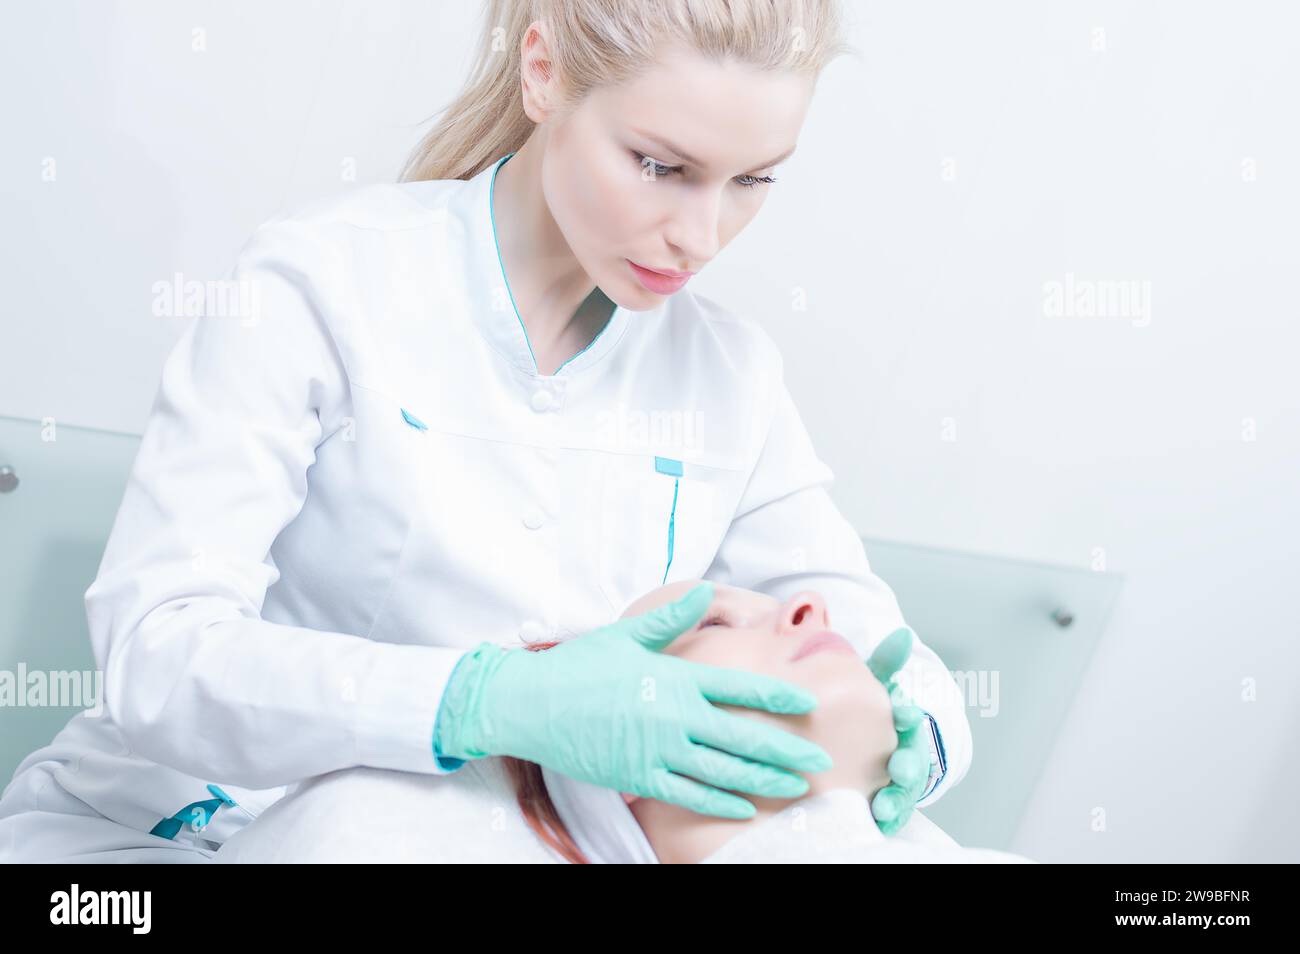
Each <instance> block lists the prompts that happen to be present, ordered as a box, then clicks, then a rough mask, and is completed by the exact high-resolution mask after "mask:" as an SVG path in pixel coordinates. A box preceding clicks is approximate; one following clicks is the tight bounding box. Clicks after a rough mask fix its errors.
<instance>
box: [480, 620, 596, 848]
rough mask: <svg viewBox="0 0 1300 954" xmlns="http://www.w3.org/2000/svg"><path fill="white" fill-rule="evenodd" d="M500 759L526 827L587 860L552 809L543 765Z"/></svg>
mask: <svg viewBox="0 0 1300 954" xmlns="http://www.w3.org/2000/svg"><path fill="white" fill-rule="evenodd" d="M555 645H557V642H555V641H551V642H546V643H531V644H529V645H528V646H527V647H526V648H527V649H529V650H531V651H533V652H539V651H541V650H543V649H550V648H551V647H552V646H555ZM501 761H502V763H503V764H504V766H505V770H506V776H507V777H508V778H509V779H510V784H511V785H512V786H513V787H514V790H515V801H517V802H518V803H519V810H520V811H521V812H522V813H523V816H524V821H525V822H527V823H528V827H529V828H531V829H532V830H533V831H534V832H536V834H537V837H538V838H540V839H542V841H543V842H545V843H546V845H547V846H549V847H550V848H552V849H554V850H555V851H556V852H557V853H558V854H559V855H560V856H561V857H562V858H564V859H565V860H566V861H569V862H571V863H573V864H575V865H586V864H590V863H591V862H590V861H589V860H588V859H587V856H586V855H584V854H583V853H582V849H581V848H579V847H578V844H577V842H575V841H574V840H573V836H572V835H570V834H569V829H568V828H566V827H565V825H564V821H563V820H562V819H561V818H560V813H559V812H558V811H556V809H555V803H554V802H553V801H551V794H550V792H548V791H547V790H546V779H545V778H544V777H543V776H542V767H541V766H540V765H538V764H537V763H536V762H528V761H526V760H524V759H517V758H513V757H512V756H509V755H505V756H502V757H501Z"/></svg>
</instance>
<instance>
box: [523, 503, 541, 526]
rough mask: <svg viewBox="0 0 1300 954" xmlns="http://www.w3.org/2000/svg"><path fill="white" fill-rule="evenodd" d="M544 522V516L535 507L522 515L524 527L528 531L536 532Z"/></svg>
mask: <svg viewBox="0 0 1300 954" xmlns="http://www.w3.org/2000/svg"><path fill="white" fill-rule="evenodd" d="M545 522H546V517H545V515H543V513H542V512H541V511H540V510H538V509H537V508H536V507H530V508H529V509H528V512H527V513H525V514H524V526H525V527H527V528H528V529H529V530H536V529H537V528H538V527H540V526H541V525H542V524H543V523H545Z"/></svg>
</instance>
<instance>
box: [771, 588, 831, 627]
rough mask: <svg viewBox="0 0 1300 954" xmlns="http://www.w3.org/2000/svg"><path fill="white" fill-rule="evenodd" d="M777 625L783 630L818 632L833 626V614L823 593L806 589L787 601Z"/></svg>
mask: <svg viewBox="0 0 1300 954" xmlns="http://www.w3.org/2000/svg"><path fill="white" fill-rule="evenodd" d="M777 625H778V626H780V628H781V631H782V632H787V633H816V632H820V631H821V630H823V629H830V628H831V616H830V613H829V612H827V610H826V601H825V600H823V599H822V597H821V594H820V593H814V592H813V591H812V590H806V591H804V592H802V593H796V594H795V595H794V596H792V597H790V599H788V600H786V601H785V604H784V605H783V606H782V607H781V616H780V618H779V620H778V621H777Z"/></svg>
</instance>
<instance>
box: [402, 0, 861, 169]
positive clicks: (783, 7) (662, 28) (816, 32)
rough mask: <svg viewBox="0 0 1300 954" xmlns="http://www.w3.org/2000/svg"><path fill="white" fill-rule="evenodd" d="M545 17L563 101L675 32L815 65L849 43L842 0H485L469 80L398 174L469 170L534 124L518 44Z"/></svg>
mask: <svg viewBox="0 0 1300 954" xmlns="http://www.w3.org/2000/svg"><path fill="white" fill-rule="evenodd" d="M536 20H542V21H544V22H545V23H546V24H547V27H548V38H549V40H550V53H551V56H552V58H553V63H554V67H555V69H556V71H557V75H558V76H559V77H560V78H561V81H562V83H563V90H564V94H563V96H564V99H563V102H562V103H561V108H562V109H564V108H572V107H573V106H576V105H577V103H579V102H580V101H581V100H582V98H583V97H584V96H586V95H587V93H588V92H590V91H591V90H592V89H595V88H598V87H602V86H608V85H616V84H618V83H621V82H625V81H627V80H629V79H631V78H633V77H635V76H636V75H637V74H639V73H641V72H643V71H645V70H647V69H649V68H650V67H651V66H652V65H653V64H654V62H655V56H656V52H657V50H658V48H659V46H660V45H661V44H663V43H665V42H671V41H679V42H682V43H684V44H686V45H687V46H689V47H692V48H694V49H695V50H697V51H698V52H699V53H700V54H701V55H703V56H706V57H708V58H710V59H713V60H715V61H719V62H720V61H723V60H734V61H737V62H741V63H746V64H750V65H752V66H754V67H756V68H758V69H766V70H789V71H794V72H800V73H810V74H812V75H814V76H815V75H817V74H819V73H820V72H821V70H822V68H823V67H824V66H825V65H826V64H827V63H829V62H830V61H831V60H832V59H834V58H835V57H836V56H838V55H840V54H841V53H846V52H851V51H852V47H850V46H849V45H848V44H846V43H844V42H843V41H842V40H841V39H840V35H839V33H840V11H839V8H838V0H490V2H489V3H488V5H487V8H486V13H485V17H484V21H483V27H482V30H481V32H480V35H479V38H478V41H477V43H478V46H477V50H478V52H477V55H476V57H475V59H474V65H473V67H472V68H471V71H470V75H469V78H468V80H467V81H466V84H465V87H464V89H463V90H461V92H460V94H459V95H458V96H457V97H456V99H455V100H454V101H453V102H452V103H451V105H450V106H448V107H447V108H446V110H445V111H444V112H443V114H442V116H441V118H440V119H438V121H437V123H436V124H435V125H434V127H433V129H431V130H430V131H429V132H428V133H427V134H425V136H424V137H423V138H422V139H421V140H420V142H419V143H418V144H417V145H416V147H415V149H414V150H412V152H411V155H410V157H409V158H408V159H407V161H406V164H405V166H404V167H403V169H402V173H401V176H400V179H399V181H401V182H410V181H415V180H424V179H469V178H471V177H473V176H474V175H475V174H477V173H479V172H481V171H482V170H483V169H485V168H486V167H487V166H488V164H489V163H491V162H492V161H493V160H494V159H498V158H500V157H501V156H503V155H505V154H506V153H508V152H514V151H516V150H517V149H519V148H520V147H521V146H522V145H523V144H524V142H525V141H527V139H528V137H529V135H531V134H532V131H533V122H532V120H530V119H529V118H528V116H527V114H525V113H524V108H523V96H522V91H521V89H520V62H521V51H520V44H521V42H522V40H523V37H524V32H525V31H526V30H527V29H528V27H529V25H530V24H532V23H533V22H534V21H536Z"/></svg>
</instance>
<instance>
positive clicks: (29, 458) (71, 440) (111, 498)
mask: <svg viewBox="0 0 1300 954" xmlns="http://www.w3.org/2000/svg"><path fill="white" fill-rule="evenodd" d="M51 437H52V438H53V439H52V440H51V439H49V438H51ZM139 443H140V438H139V437H136V436H134V435H130V434H115V433H111V432H108V431H99V430H92V429H90V428H85V427H75V426H73V425H69V424H57V425H56V426H55V427H53V428H52V429H51V428H49V427H46V426H44V425H43V424H42V423H41V422H40V421H33V420H25V419H20V418H13V417H0V468H5V467H7V468H9V469H10V471H11V472H12V473H9V474H0V489H3V488H5V487H9V486H10V485H11V484H12V483H13V480H14V479H15V478H16V479H17V485H16V486H13V487H12V489H9V490H8V492H0V670H4V671H5V672H7V673H10V674H12V678H13V679H15V680H16V679H17V678H18V675H19V672H20V668H19V667H20V665H21V666H25V668H26V672H27V673H33V672H44V673H49V672H65V673H66V672H87V671H93V670H94V668H95V662H94V656H93V655H92V653H91V651H90V638H89V633H88V631H87V628H86V610H85V603H84V601H83V598H84V596H85V592H86V589H87V588H88V587H89V586H90V584H91V583H92V582H93V581H94V579H95V574H96V573H97V572H98V571H99V561H100V557H101V556H102V555H103V552H104V544H105V542H106V541H107V540H108V535H109V531H110V530H111V529H112V527H113V518H114V517H115V516H116V515H117V508H118V507H119V506H120V505H121V502H122V493H123V491H124V490H125V488H126V480H127V477H128V475H129V474H130V472H131V463H132V461H134V459H135V453H136V448H137V447H138V446H139ZM98 685H99V683H98V681H91V682H89V683H87V687H88V688H93V687H96V686H98ZM16 688H17V690H18V692H19V693H20V694H22V692H23V688H24V687H23V686H22V685H18V686H17V687H16ZM25 698H26V697H24V699H25ZM80 708H82V707H81V706H70V707H54V706H41V707H32V706H16V707H10V706H9V705H5V706H4V707H0V729H2V731H0V785H2V784H7V783H8V781H9V779H10V777H11V776H12V775H13V770H14V769H15V768H16V767H17V765H18V763H19V762H21V761H22V760H23V758H24V757H26V755H27V754H28V753H29V752H31V751H32V750H33V749H36V748H39V747H40V746H42V745H45V744H46V743H47V742H49V741H50V739H52V738H53V737H54V735H55V733H57V732H58V731H59V730H60V729H61V728H63V726H64V725H66V724H67V721H68V719H70V718H71V717H72V716H73V715H74V714H75V713H76V712H77V711H78V709H80Z"/></svg>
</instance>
